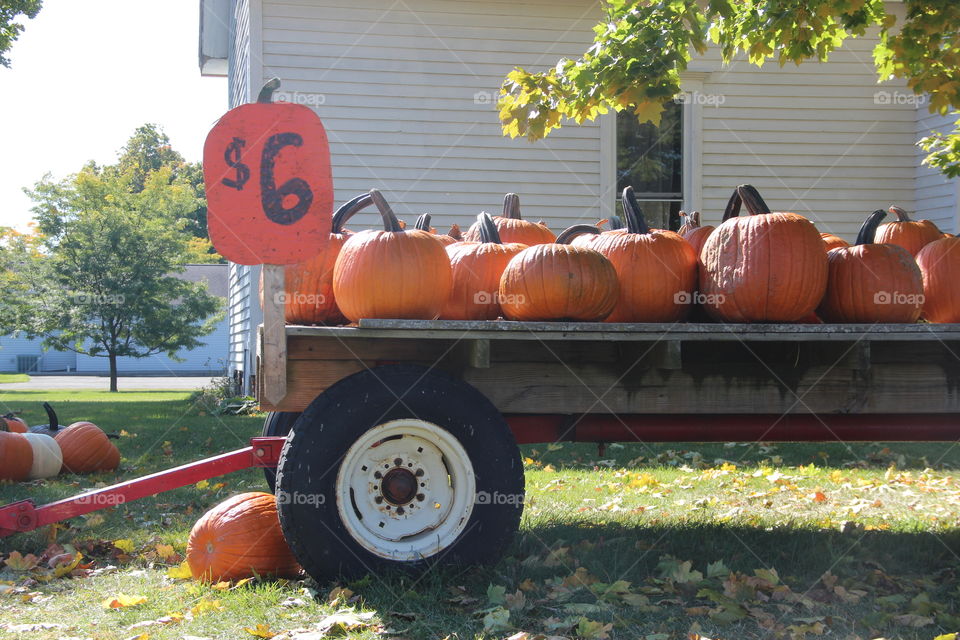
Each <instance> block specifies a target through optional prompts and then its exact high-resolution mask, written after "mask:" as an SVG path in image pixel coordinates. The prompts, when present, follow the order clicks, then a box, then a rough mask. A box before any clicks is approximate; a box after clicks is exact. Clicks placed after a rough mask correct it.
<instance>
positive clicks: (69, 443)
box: [55, 422, 120, 473]
mask: <svg viewBox="0 0 960 640" xmlns="http://www.w3.org/2000/svg"><path fill="white" fill-rule="evenodd" d="M55 439H56V441H57V444H58V445H60V450H61V451H63V469H64V470H65V471H69V472H71V473H92V472H94V471H112V470H113V469H116V468H117V466H119V464H120V452H119V450H117V448H116V447H115V446H114V445H113V443H112V442H110V440H109V439H108V438H107V435H106V434H105V433H104V432H103V431H102V430H101V429H100V427H98V426H97V425H95V424H93V423H92V422H74V423H73V424H71V425H70V426H69V427H67V428H66V429H61V430H59V431H57V435H56V436H55Z"/></svg>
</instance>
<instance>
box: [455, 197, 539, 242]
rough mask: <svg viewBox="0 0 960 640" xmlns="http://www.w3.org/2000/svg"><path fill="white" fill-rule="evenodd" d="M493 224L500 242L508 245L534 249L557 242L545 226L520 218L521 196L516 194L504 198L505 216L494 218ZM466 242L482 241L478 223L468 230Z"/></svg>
mask: <svg viewBox="0 0 960 640" xmlns="http://www.w3.org/2000/svg"><path fill="white" fill-rule="evenodd" d="M493 222H494V223H495V224H496V225H497V233H499V234H500V240H502V241H503V242H505V243H507V244H511V243H519V244H525V245H527V246H528V247H532V246H533V245H535V244H546V243H548V242H553V241H554V240H556V236H554V235H553V232H552V231H550V229H548V228H547V226H546V225H545V224H543V223H541V222H530V221H529V220H524V219H523V218H521V217H520V196H518V195H517V194H515V193H508V194H507V195H506V196H504V198H503V215H502V216H494V217H493ZM464 240H469V241H470V242H479V241H480V227H479V225H478V224H477V223H473V225H471V226H470V228H469V229H467V233H466V234H465V235H464Z"/></svg>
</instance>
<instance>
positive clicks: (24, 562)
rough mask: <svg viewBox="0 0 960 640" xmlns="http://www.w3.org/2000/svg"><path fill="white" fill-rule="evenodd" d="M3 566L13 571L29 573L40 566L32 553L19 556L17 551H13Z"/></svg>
mask: <svg viewBox="0 0 960 640" xmlns="http://www.w3.org/2000/svg"><path fill="white" fill-rule="evenodd" d="M4 564H5V565H7V566H8V567H10V568H11V569H12V570H14V571H30V570H31V569H33V568H34V567H36V566H37V565H38V564H40V558H38V557H37V556H35V555H33V554H32V553H28V554H27V555H25V556H24V555H21V554H20V552H19V551H13V552H11V553H10V555H9V556H8V557H7V559H6V560H5V561H4Z"/></svg>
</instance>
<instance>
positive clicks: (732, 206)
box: [721, 189, 743, 222]
mask: <svg viewBox="0 0 960 640" xmlns="http://www.w3.org/2000/svg"><path fill="white" fill-rule="evenodd" d="M742 204H743V200H742V199H741V198H740V191H739V190H738V189H734V190H733V195H731V196H730V199H729V200H727V207H726V208H725V209H724V210H723V218H721V222H726V221H727V220H729V219H730V218H736V217H737V216H739V215H740V205H742Z"/></svg>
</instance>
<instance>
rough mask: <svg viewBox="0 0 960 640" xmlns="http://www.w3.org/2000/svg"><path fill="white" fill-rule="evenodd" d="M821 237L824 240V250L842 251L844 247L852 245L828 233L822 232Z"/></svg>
mask: <svg viewBox="0 0 960 640" xmlns="http://www.w3.org/2000/svg"><path fill="white" fill-rule="evenodd" d="M820 237H821V238H823V244H824V248H825V249H826V250H827V251H830V250H831V249H840V248H842V247H849V246H850V243H849V242H847V241H846V240H844V239H843V238H841V237H840V236H838V235H835V234H832V233H827V232H826V231H822V232H820Z"/></svg>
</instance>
